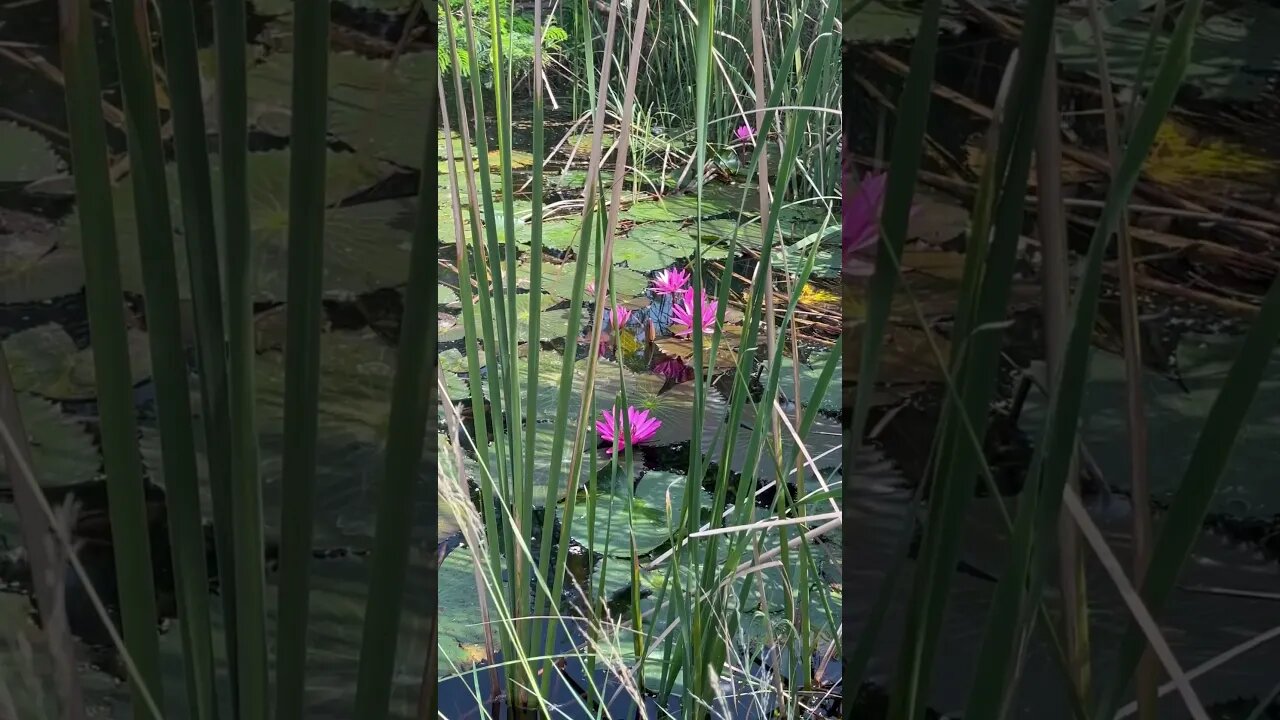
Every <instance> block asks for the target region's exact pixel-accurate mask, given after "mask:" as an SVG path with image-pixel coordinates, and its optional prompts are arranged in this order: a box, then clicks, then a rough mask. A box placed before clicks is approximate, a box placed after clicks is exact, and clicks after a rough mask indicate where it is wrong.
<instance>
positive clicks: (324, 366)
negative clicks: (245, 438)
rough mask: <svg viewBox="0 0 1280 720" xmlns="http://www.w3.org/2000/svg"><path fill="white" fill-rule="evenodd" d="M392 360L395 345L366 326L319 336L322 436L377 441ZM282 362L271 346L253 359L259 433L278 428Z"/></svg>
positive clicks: (387, 406) (391, 375)
mask: <svg viewBox="0 0 1280 720" xmlns="http://www.w3.org/2000/svg"><path fill="white" fill-rule="evenodd" d="M395 360H396V350H395V348H393V347H391V346H390V345H387V344H386V342H384V341H383V340H382V338H381V337H379V336H378V334H377V333H376V332H374V331H373V330H371V329H367V328H366V329H365V330H362V331H334V332H328V333H324V334H322V335H321V336H320V392H319V400H318V402H319V407H318V418H319V427H320V433H321V435H326V434H335V435H341V436H347V437H351V438H354V439H356V440H359V441H361V442H365V443H370V444H381V443H382V441H383V440H384V439H385V437H386V430H387V422H388V415H389V413H390V408H391V386H392V382H393V380H394V378H395ZM284 363H285V360H284V352H283V351H275V350H273V351H268V352H264V353H262V354H260V355H258V357H257V360H256V374H255V381H256V383H257V387H256V388H255V390H256V393H257V398H258V413H259V420H258V423H259V425H258V427H259V430H261V431H263V432H264V433H267V432H273V431H278V430H279V429H280V428H281V427H282V425H283V422H284V407H285V402H284V401H285V397H284V387H285V384H284V382H285V365H284Z"/></svg>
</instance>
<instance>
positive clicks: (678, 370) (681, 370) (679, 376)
mask: <svg viewBox="0 0 1280 720" xmlns="http://www.w3.org/2000/svg"><path fill="white" fill-rule="evenodd" d="M653 371H654V372H656V373H658V374H659V375H661V376H663V377H665V378H670V379H672V380H675V381H676V382H678V383H682V382H687V381H689V380H692V379H693V368H691V367H689V366H688V365H685V364H684V361H683V360H681V359H680V358H667V359H666V360H663V361H662V362H660V363H658V364H657V365H654V366H653Z"/></svg>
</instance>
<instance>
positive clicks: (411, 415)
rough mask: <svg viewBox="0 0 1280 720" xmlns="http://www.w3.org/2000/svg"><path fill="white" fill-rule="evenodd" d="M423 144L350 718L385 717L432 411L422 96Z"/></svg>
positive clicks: (430, 130)
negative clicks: (369, 574)
mask: <svg viewBox="0 0 1280 720" xmlns="http://www.w3.org/2000/svg"><path fill="white" fill-rule="evenodd" d="M435 59H436V55H435V54H434V53H432V54H430V59H429V60H428V62H429V63H431V64H432V66H431V70H430V73H429V75H430V76H435V74H436V72H437V70H436V68H435V66H434V63H435ZM428 97H429V98H430V99H429V101H428V103H427V111H426V112H427V115H426V118H427V120H426V125H427V143H426V151H425V158H424V159H423V165H422V167H423V168H424V177H422V178H421V179H420V180H419V183H418V185H419V187H418V222H417V226H416V228H415V231H414V237H413V249H412V251H411V252H410V256H409V283H408V286H407V287H406V288H405V300H404V307H405V312H404V320H403V322H402V326H401V330H400V345H399V349H398V351H397V355H396V377H395V381H394V385H393V386H392V396H391V417H390V419H389V421H388V427H389V428H390V430H389V431H388V435H387V451H386V469H385V473H384V475H383V480H382V484H381V485H380V486H379V488H378V516H377V525H376V527H377V533H376V535H375V537H374V547H373V567H372V570H371V571H370V572H371V577H370V580H369V601H368V604H367V605H366V607H365V615H364V632H363V635H362V637H361V645H360V671H359V679H358V684H357V686H356V705H355V709H356V713H355V715H354V717H359V718H368V719H369V720H377V719H378V718H385V717H387V712H388V708H389V704H390V701H391V681H392V675H393V674H394V672H395V660H396V647H397V643H396V639H397V637H398V635H399V633H400V615H401V610H402V608H403V605H404V587H405V576H406V573H407V571H408V565H409V550H410V548H411V547H412V543H411V542H410V531H411V530H412V522H413V507H414V504H413V497H414V489H415V486H416V485H417V484H418V474H419V468H420V467H421V463H422V457H423V446H424V442H425V436H426V434H427V417H428V412H429V411H431V410H432V409H433V407H434V400H435V394H434V390H433V388H434V387H435V375H434V373H432V372H431V367H432V364H433V362H434V361H433V360H431V358H434V357H435V346H436V340H435V337H434V336H433V335H432V333H433V332H434V330H435V327H436V326H435V313H434V312H433V308H434V305H433V303H432V302H431V300H432V298H434V297H435V292H436V282H437V278H436V274H437V271H436V258H435V254H436V220H435V212H434V211H435V207H436V205H435V200H434V198H433V197H432V196H431V194H430V193H431V192H432V190H434V188H433V186H432V185H431V184H430V183H428V182H427V179H426V177H425V171H426V169H427V168H430V167H431V165H432V163H429V162H427V161H428V160H431V159H432V158H433V157H435V151H434V146H435V140H436V134H437V127H438V117H439V116H438V111H437V99H438V96H437V95H436V94H435V93H431V94H430V95H429V96H428Z"/></svg>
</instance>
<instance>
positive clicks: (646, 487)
mask: <svg viewBox="0 0 1280 720" xmlns="http://www.w3.org/2000/svg"><path fill="white" fill-rule="evenodd" d="M686 485H688V478H686V477H685V476H683V475H677V474H674V473H668V472H660V471H656V470H650V471H648V472H646V473H645V474H644V475H642V476H641V477H640V482H639V483H637V484H636V486H635V492H634V493H628V492H627V489H626V488H625V487H622V488H617V489H614V490H613V491H611V492H608V493H601V494H600V495H599V496H597V497H596V499H595V500H596V501H595V513H594V516H593V517H589V513H588V510H589V509H590V508H589V507H588V503H587V497H586V494H585V491H584V492H583V493H581V495H580V497H578V499H577V501H576V503H575V505H574V510H573V528H572V531H573V536H574V537H575V538H576V539H577V540H579V541H580V542H582V543H583V544H587V543H588V541H590V544H587V547H589V548H590V549H591V550H593V551H595V552H598V553H602V554H607V555H611V556H613V557H615V558H618V557H630V556H631V538H632V537H634V539H635V544H636V549H637V550H638V551H639V552H640V553H641V554H645V553H648V552H650V551H652V550H653V549H655V548H657V547H658V546H659V545H662V544H663V543H666V542H668V541H670V540H671V539H672V536H673V531H674V528H676V527H679V525H680V516H681V513H682V512H683V510H684V495H685V487H686ZM695 493H696V495H695V497H697V498H699V500H700V506H701V507H703V508H709V507H711V496H710V495H708V494H707V492H706V491H705V490H703V489H702V488H696V489H695ZM668 498H670V505H668ZM561 512H562V514H563V510H562V511H561ZM589 531H590V537H589V536H588V535H589Z"/></svg>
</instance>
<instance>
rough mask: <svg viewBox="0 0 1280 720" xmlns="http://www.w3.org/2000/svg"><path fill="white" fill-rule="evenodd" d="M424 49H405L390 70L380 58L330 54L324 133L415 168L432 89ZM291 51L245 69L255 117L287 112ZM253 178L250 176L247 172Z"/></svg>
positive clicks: (419, 156) (291, 69) (418, 159)
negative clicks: (327, 113) (327, 132)
mask: <svg viewBox="0 0 1280 720" xmlns="http://www.w3.org/2000/svg"><path fill="white" fill-rule="evenodd" d="M433 68H434V63H432V62H431V57H430V56H429V55H428V54H427V53H407V54H403V55H400V56H399V57H398V58H397V59H396V63H395V66H394V68H391V66H390V65H389V64H388V63H387V62H386V61H384V60H373V59H368V58H363V57H360V56H358V55H354V54H351V53H330V54H329V131H330V132H331V133H333V134H334V135H335V136H337V137H338V138H341V139H342V140H343V141H344V142H346V143H347V144H348V145H350V146H351V147H353V148H354V149H355V150H356V151H357V152H358V153H362V154H366V155H372V156H376V157H379V158H382V159H383V160H387V161H390V162H394V163H398V164H400V165H405V166H407V167H413V168H417V167H419V166H420V165H421V163H422V158H423V151H424V149H425V148H424V147H423V145H424V143H425V141H426V138H425V136H424V135H423V132H422V113H423V110H424V108H426V107H427V101H428V93H433V92H435V90H436V88H435V79H434V75H432V74H431V70H432V69H433ZM292 82H293V55H291V54H289V53H276V54H274V55H272V56H271V57H269V58H268V59H267V60H266V61H265V62H263V63H261V64H259V65H257V66H256V67H254V68H252V69H251V70H250V71H249V77H248V93H249V100H250V103H251V105H252V107H253V115H254V117H255V118H257V117H261V116H263V115H269V114H271V113H279V112H282V111H283V112H285V113H287V112H288V111H289V109H290V108H289V103H290V101H291V99H292V94H291V92H290V89H291V88H292ZM250 177H252V174H250Z"/></svg>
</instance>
